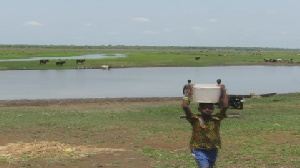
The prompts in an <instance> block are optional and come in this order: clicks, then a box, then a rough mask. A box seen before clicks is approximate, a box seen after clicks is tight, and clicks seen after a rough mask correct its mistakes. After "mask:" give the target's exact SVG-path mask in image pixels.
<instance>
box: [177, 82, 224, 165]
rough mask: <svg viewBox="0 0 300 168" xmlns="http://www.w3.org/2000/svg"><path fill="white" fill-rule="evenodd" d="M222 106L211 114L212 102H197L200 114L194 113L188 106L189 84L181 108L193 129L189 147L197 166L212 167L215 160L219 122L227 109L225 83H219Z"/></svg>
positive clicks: (219, 142) (217, 147) (218, 143)
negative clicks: (218, 110) (217, 111)
mask: <svg viewBox="0 0 300 168" xmlns="http://www.w3.org/2000/svg"><path fill="white" fill-rule="evenodd" d="M219 86H220V89H221V95H222V96H221V97H220V99H222V101H223V102H222V107H221V108H220V112H219V113H217V114H216V115H214V116H212V115H211V114H212V113H213V111H214V105H213V103H199V107H198V111H199V112H200V113H201V115H200V116H198V115H195V114H193V113H192V112H191V109H190V108H189V104H190V102H189V101H188V98H190V97H191V94H192V89H193V85H192V84H191V85H189V87H188V89H187V92H186V94H185V98H184V99H183V102H182V108H183V110H184V112H185V115H186V119H187V121H188V122H189V123H190V124H191V126H192V128H193V131H192V137H191V140H190V149H191V152H192V155H193V156H194V157H195V160H196V162H197V164H198V166H199V168H213V167H214V165H215V162H216V160H217V155H218V149H220V148H221V138H220V124H221V121H222V120H223V119H224V118H225V117H226V111H227V109H228V97H227V94H226V88H225V85H223V84H220V85H219Z"/></svg>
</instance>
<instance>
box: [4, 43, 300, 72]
mask: <svg viewBox="0 0 300 168" xmlns="http://www.w3.org/2000/svg"><path fill="white" fill-rule="evenodd" d="M250 49H251V48H250ZM116 53H118V54H125V55H126V57H122V58H114V59H112V58H113V55H114V54H116ZM298 53H299V51H298V50H272V49H269V50H268V49H266V50H265V51H260V50H259V49H256V50H255V49H251V50H250V51H248V50H247V48H244V49H243V50H242V51H240V50H237V49H235V48H220V49H218V48H201V47H198V48H197V47H195V48H191V47H88V46H85V47H84V46H82V47H68V46H52V47H51V46H23V47H22V46H21V47H20V46H10V47H7V46H0V59H28V58H31V57H68V56H82V55H87V54H107V55H108V56H111V57H112V58H103V59H87V60H86V62H85V63H84V64H79V65H77V64H76V61H75V60H73V59H67V60H66V62H67V63H66V64H65V65H64V66H59V67H58V66H56V65H55V62H56V61H58V60H59V59H57V60H55V59H54V60H50V62H48V63H47V64H46V65H40V64H39V61H38V60H37V61H21V62H0V70H9V69H21V70H22V69H41V70H43V69H78V68H99V67H100V66H101V65H112V67H144V66H189V67H199V66H212V65H226V64H229V65H244V64H257V63H262V62H264V59H265V58H266V59H270V58H273V59H278V58H280V59H293V60H294V62H295V63H296V62H300V58H299V56H298V55H297V54H298ZM196 56H200V57H201V59H200V60H198V61H196V60H195V57H196Z"/></svg>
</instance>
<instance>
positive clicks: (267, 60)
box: [264, 59, 293, 63]
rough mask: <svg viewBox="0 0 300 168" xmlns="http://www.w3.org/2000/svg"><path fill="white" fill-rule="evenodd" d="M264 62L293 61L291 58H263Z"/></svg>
mask: <svg viewBox="0 0 300 168" xmlns="http://www.w3.org/2000/svg"><path fill="white" fill-rule="evenodd" d="M264 61H265V62H288V63H293V59H264Z"/></svg>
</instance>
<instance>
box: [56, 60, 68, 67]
mask: <svg viewBox="0 0 300 168" xmlns="http://www.w3.org/2000/svg"><path fill="white" fill-rule="evenodd" d="M65 63H66V61H57V62H56V65H59V66H62V65H64V64H65Z"/></svg>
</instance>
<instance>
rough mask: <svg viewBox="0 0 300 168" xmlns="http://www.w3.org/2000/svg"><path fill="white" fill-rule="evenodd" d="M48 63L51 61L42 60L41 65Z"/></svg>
mask: <svg viewBox="0 0 300 168" xmlns="http://www.w3.org/2000/svg"><path fill="white" fill-rule="evenodd" d="M47 62H49V60H47V59H42V60H40V64H46V63H47Z"/></svg>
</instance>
